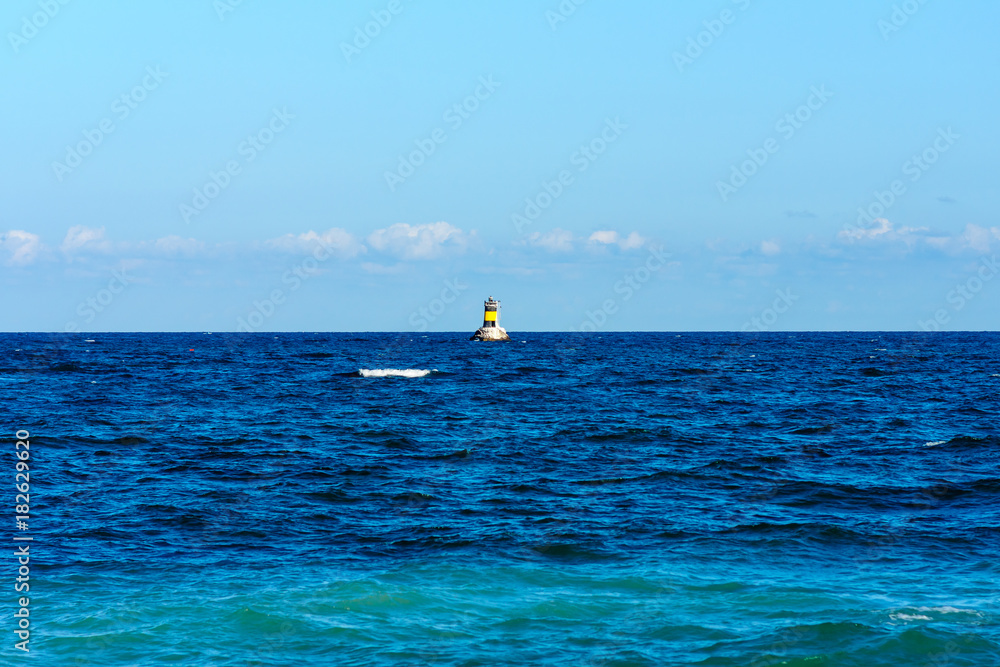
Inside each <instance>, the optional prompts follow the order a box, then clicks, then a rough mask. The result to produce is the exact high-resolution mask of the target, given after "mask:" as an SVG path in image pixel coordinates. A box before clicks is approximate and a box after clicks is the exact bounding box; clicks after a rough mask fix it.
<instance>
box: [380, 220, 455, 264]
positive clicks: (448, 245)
mask: <svg viewBox="0 0 1000 667" xmlns="http://www.w3.org/2000/svg"><path fill="white" fill-rule="evenodd" d="M472 237H473V235H472V234H466V233H465V232H463V231H462V230H461V229H459V228H458V227H455V226H453V225H450V224H448V223H447V222H432V223H428V224H425V225H413V226H411V225H408V224H406V223H398V224H395V225H392V226H391V227H388V228H386V229H378V230H376V231H374V232H372V233H371V234H369V236H368V244H369V245H370V246H371V247H372V248H374V249H376V250H378V251H380V252H384V253H386V254H389V255H394V256H396V257H400V258H402V259H417V260H420V259H434V258H437V257H441V256H442V255H445V254H448V253H455V254H461V253H463V252H465V250H466V248H468V246H469V243H470V242H471V240H472Z"/></svg>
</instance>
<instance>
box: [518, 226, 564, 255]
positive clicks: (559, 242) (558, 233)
mask: <svg viewBox="0 0 1000 667" xmlns="http://www.w3.org/2000/svg"><path fill="white" fill-rule="evenodd" d="M525 240H526V241H527V243H528V245H530V246H535V247H537V248H544V249H545V250H548V251H549V252H571V251H572V250H573V232H570V231H567V230H565V229H558V228H557V229H553V230H552V231H550V232H546V233H544V234H542V233H541V232H533V233H531V234H529V235H528V236H527V237H526V239H525Z"/></svg>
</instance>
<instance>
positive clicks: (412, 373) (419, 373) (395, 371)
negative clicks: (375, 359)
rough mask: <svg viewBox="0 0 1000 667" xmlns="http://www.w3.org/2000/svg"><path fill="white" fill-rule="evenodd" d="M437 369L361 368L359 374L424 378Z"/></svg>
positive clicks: (366, 376) (362, 375)
mask: <svg viewBox="0 0 1000 667" xmlns="http://www.w3.org/2000/svg"><path fill="white" fill-rule="evenodd" d="M436 370H437V369H436V368H435V369H434V370H426V369H419V368H359V369H358V375H360V376H361V377H363V378H388V377H397V378H422V377H424V376H426V375H430V374H431V373H433V372H434V371H436Z"/></svg>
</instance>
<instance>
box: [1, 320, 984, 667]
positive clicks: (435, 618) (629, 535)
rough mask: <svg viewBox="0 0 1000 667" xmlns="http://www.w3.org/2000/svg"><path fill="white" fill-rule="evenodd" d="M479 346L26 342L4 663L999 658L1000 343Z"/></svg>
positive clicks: (154, 339) (5, 363)
mask: <svg viewBox="0 0 1000 667" xmlns="http://www.w3.org/2000/svg"><path fill="white" fill-rule="evenodd" d="M470 333H471V331H470V332H460V333H453V334H450V333H434V334H426V335H422V334H412V333H408V334H385V333H378V334H342V333H341V334H315V333H301V334H219V333H215V334H205V333H190V334H65V335H63V334H2V335H0V390H2V397H3V411H2V413H3V421H4V425H5V431H6V434H5V437H4V442H5V444H4V445H3V449H4V451H5V452H6V454H5V455H4V456H3V457H2V460H4V461H6V462H7V463H6V464H3V465H5V466H6V469H3V467H2V466H0V475H3V476H5V477H6V478H7V482H5V488H7V491H6V492H5V493H6V495H7V503H6V507H7V508H8V514H9V516H8V518H7V519H5V520H6V521H8V529H7V531H6V532H7V535H8V537H6V538H3V539H6V540H7V542H8V544H9V545H14V544H17V543H15V542H13V541H11V540H12V539H13V537H17V536H22V537H23V536H31V537H32V538H33V540H32V541H31V543H30V544H31V564H30V571H31V574H30V622H31V625H30V629H31V635H30V645H29V646H30V654H28V655H24V654H23V652H21V651H19V650H17V649H15V648H14V643H15V642H16V641H18V637H17V635H16V634H15V633H14V632H13V631H14V629H15V628H16V627H17V626H16V623H15V620H16V619H15V618H13V613H14V611H15V609H17V608H18V607H17V605H18V597H19V596H20V595H23V594H22V593H16V592H15V591H14V583H15V577H16V576H17V564H16V563H15V560H16V559H15V558H14V557H13V556H8V558H7V560H6V561H5V562H6V563H7V565H6V566H5V568H4V572H5V574H3V579H4V580H3V581H0V585H2V586H3V588H4V590H6V591H7V593H6V595H4V596H3V598H2V604H3V609H2V618H3V627H2V630H3V632H2V633H0V636H2V637H4V640H3V645H2V647H0V662H2V663H3V664H10V665H13V664H34V665H45V666H46V667H48V666H52V667H58V666H61V665H101V666H104V665H114V666H118V665H213V666H220V667H221V666H237V665H239V666H246V665H261V666H269V665H296V666H300V665H336V666H352V665H357V666H361V665H464V666H472V665H590V666H597V665H606V666H609V667H610V666H612V665H616V666H624V665H704V666H711V667H728V666H733V667H737V666H738V667H748V666H750V667H762V666H770V665H786V666H795V667H806V666H808V667H819V666H822V667H827V666H831V665H838V666H839V665H857V666H863V667H878V666H883V665H885V666H894V667H895V666H899V665H907V666H909V665H914V666H917V667H924V666H927V667H962V666H977V667H980V666H983V667H992V666H996V665H1000V601H998V597H997V593H998V582H1000V471H998V463H1000V428H998V420H997V416H998V412H1000V399H998V395H1000V336H998V335H997V334H990V333H947V334H946V333H920V334H915V333H882V334H879V333H773V334H741V333H682V334H676V333H605V334H600V333H597V334H562V333H528V334H516V333H514V334H513V338H514V342H511V343H473V342H469V341H468V337H469V335H470ZM393 369H395V370H393ZM397 371H398V372H397ZM18 429H24V430H27V431H29V432H30V459H29V463H30V520H29V522H28V524H29V527H28V529H27V530H18V529H17V528H15V517H14V515H15V510H14V503H15V500H14V496H15V493H16V492H17V491H16V490H15V488H14V475H15V463H16V461H17V459H16V458H15V432H16V431H17V430H18ZM7 551H9V552H11V553H13V552H14V547H13V546H10V547H9V549H7Z"/></svg>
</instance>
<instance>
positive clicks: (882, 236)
mask: <svg viewBox="0 0 1000 667" xmlns="http://www.w3.org/2000/svg"><path fill="white" fill-rule="evenodd" d="M926 231H927V228H926V227H900V228H899V229H896V228H895V226H894V225H893V224H892V223H891V222H889V221H888V220H886V219H885V218H876V219H875V226H873V227H869V228H867V229H864V228H858V229H845V230H844V231H842V232H840V233H839V234H837V237H838V238H840V239H842V240H845V241H847V242H849V243H854V242H855V241H885V242H898V243H903V244H905V245H906V246H907V247H911V246H913V245H915V244H916V243H917V242H919V241H920V240H921V239H923V238H925V237H926V235H925V234H921V233H920V232H926Z"/></svg>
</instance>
